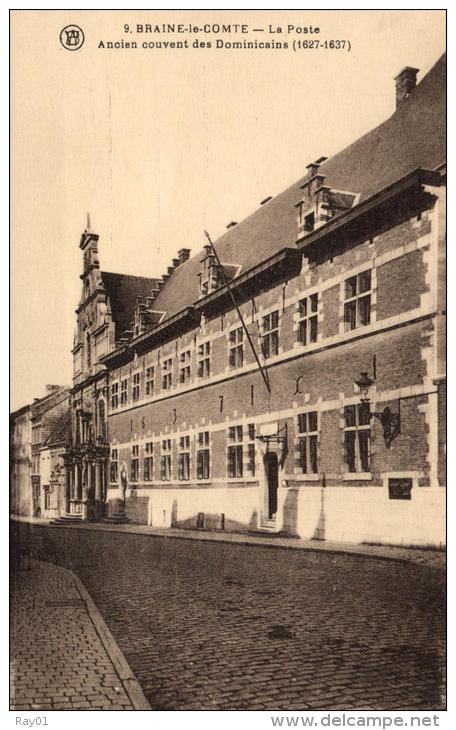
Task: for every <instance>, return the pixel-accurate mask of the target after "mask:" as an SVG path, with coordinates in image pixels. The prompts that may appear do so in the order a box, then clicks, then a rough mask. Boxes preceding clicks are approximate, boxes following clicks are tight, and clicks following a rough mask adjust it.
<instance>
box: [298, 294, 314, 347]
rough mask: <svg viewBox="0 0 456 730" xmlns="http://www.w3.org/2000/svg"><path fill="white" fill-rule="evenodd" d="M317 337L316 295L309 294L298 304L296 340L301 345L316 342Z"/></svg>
mask: <svg viewBox="0 0 456 730" xmlns="http://www.w3.org/2000/svg"><path fill="white" fill-rule="evenodd" d="M317 337H318V294H311V295H310V296H309V297H305V299H301V301H300V302H299V330H298V340H299V342H300V343H301V345H308V344H309V343H310V342H316V341H317Z"/></svg>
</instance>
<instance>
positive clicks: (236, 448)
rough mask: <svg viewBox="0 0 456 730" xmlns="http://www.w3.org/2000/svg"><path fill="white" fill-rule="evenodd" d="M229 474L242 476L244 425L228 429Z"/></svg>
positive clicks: (230, 475)
mask: <svg viewBox="0 0 456 730" xmlns="http://www.w3.org/2000/svg"><path fill="white" fill-rule="evenodd" d="M228 442H229V445H228V476H229V477H242V466H243V464H242V426H230V427H229V429H228Z"/></svg>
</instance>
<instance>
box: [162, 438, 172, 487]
mask: <svg viewBox="0 0 456 730" xmlns="http://www.w3.org/2000/svg"><path fill="white" fill-rule="evenodd" d="M160 479H161V481H162V482H169V481H170V480H171V439H163V441H162V442H161V455H160Z"/></svg>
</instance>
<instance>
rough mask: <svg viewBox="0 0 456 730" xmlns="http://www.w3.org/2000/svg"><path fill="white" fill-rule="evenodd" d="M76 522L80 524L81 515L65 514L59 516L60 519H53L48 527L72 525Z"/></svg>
mask: <svg viewBox="0 0 456 730" xmlns="http://www.w3.org/2000/svg"><path fill="white" fill-rule="evenodd" d="M78 522H82V515H74V514H66V515H60V517H54V519H52V520H50V522H49V524H50V525H72V524H76V523H78Z"/></svg>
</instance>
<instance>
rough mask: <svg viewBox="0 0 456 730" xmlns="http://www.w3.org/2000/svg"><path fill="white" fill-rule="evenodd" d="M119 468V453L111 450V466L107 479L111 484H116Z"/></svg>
mask: <svg viewBox="0 0 456 730" xmlns="http://www.w3.org/2000/svg"><path fill="white" fill-rule="evenodd" d="M118 468H119V452H118V450H117V449H111V466H110V471H109V478H110V481H111V482H117V478H118Z"/></svg>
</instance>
